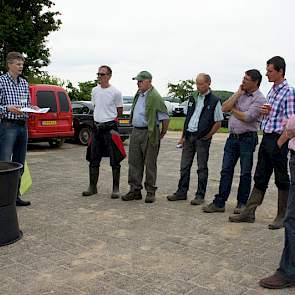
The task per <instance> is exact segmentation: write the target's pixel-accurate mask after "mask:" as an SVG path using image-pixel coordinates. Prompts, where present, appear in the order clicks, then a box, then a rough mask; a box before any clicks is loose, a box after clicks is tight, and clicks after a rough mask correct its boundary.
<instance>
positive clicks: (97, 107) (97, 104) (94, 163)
mask: <svg viewBox="0 0 295 295" xmlns="http://www.w3.org/2000/svg"><path fill="white" fill-rule="evenodd" d="M97 76H98V84H99V85H97V86H96V87H94V88H93V89H92V94H91V101H92V103H93V105H94V129H93V133H92V142H91V145H90V157H89V159H88V160H89V162H90V163H89V181H90V184H89V187H88V190H87V191H84V192H83V193H82V195H83V196H91V195H94V194H96V193H97V182H98V177H99V166H100V162H101V158H102V157H103V156H109V157H110V165H111V166H112V172H113V192H112V195H111V198H113V199H116V198H119V196H120V193H119V184H120V168H121V166H120V162H119V161H118V159H117V157H116V156H115V152H114V148H113V145H112V133H113V132H114V131H117V130H118V126H117V121H116V118H117V117H118V116H120V115H121V114H122V112H123V100H122V94H121V92H120V91H119V90H117V89H116V88H115V87H114V86H112V85H111V84H110V83H109V81H110V79H111V77H112V70H111V68H110V67H109V66H106V65H104V66H101V67H100V68H99V69H98V73H97Z"/></svg>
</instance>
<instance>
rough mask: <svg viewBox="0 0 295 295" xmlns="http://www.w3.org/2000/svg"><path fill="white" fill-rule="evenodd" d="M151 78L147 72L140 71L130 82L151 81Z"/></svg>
mask: <svg viewBox="0 0 295 295" xmlns="http://www.w3.org/2000/svg"><path fill="white" fill-rule="evenodd" d="M152 78H153V76H152V74H151V73H150V72H148V71H141V72H140V73H139V74H137V76H136V77H134V78H132V80H137V81H143V80H152Z"/></svg>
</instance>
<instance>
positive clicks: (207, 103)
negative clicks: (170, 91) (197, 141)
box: [183, 91, 220, 138]
mask: <svg viewBox="0 0 295 295" xmlns="http://www.w3.org/2000/svg"><path fill="white" fill-rule="evenodd" d="M219 101H220V99H219V98H218V97H216V96H215V95H214V94H212V92H211V91H210V92H209V93H208V94H207V95H206V96H205V100H204V107H203V109H202V112H201V115H200V119H199V124H198V131H197V132H194V134H196V135H197V138H202V137H204V136H205V135H206V134H208V133H209V132H210V130H211V129H212V127H213V125H214V124H215V121H214V112H215V107H216V105H217V103H218V102H219ZM195 108H196V100H195V98H194V96H193V95H191V96H190V97H189V101H188V106H187V115H186V119H185V122H184V129H183V132H184V136H185V137H187V136H188V131H187V128H188V124H189V121H190V119H191V117H192V115H193V113H194V111H195Z"/></svg>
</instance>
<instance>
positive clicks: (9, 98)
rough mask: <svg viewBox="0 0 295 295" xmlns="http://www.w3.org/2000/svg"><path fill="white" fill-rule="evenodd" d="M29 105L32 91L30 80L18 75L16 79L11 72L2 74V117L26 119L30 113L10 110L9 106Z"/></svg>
mask: <svg viewBox="0 0 295 295" xmlns="http://www.w3.org/2000/svg"><path fill="white" fill-rule="evenodd" d="M11 105H13V106H19V107H29V106H31V103H30V92H29V84H28V82H27V81H26V80H25V79H23V78H21V77H18V78H17V81H15V80H14V79H13V78H12V76H11V75H10V74H9V73H6V74H4V75H2V76H0V118H2V119H3V118H6V119H15V120H26V119H27V118H28V115H27V114H26V113H23V114H21V115H17V114H14V113H11V112H8V110H7V106H11Z"/></svg>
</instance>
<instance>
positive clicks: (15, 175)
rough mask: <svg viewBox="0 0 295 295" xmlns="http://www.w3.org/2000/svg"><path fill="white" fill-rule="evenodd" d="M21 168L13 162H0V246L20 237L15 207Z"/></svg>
mask: <svg viewBox="0 0 295 295" xmlns="http://www.w3.org/2000/svg"><path fill="white" fill-rule="evenodd" d="M22 167H23V165H22V164H19V163H15V162H0V246H5V245H9V244H12V243H14V242H16V241H18V240H19V239H21V237H22V232H21V231H20V230H19V225H18V219H17V213H16V206H15V200H16V195H17V193H18V184H19V181H20V172H21V169H22Z"/></svg>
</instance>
